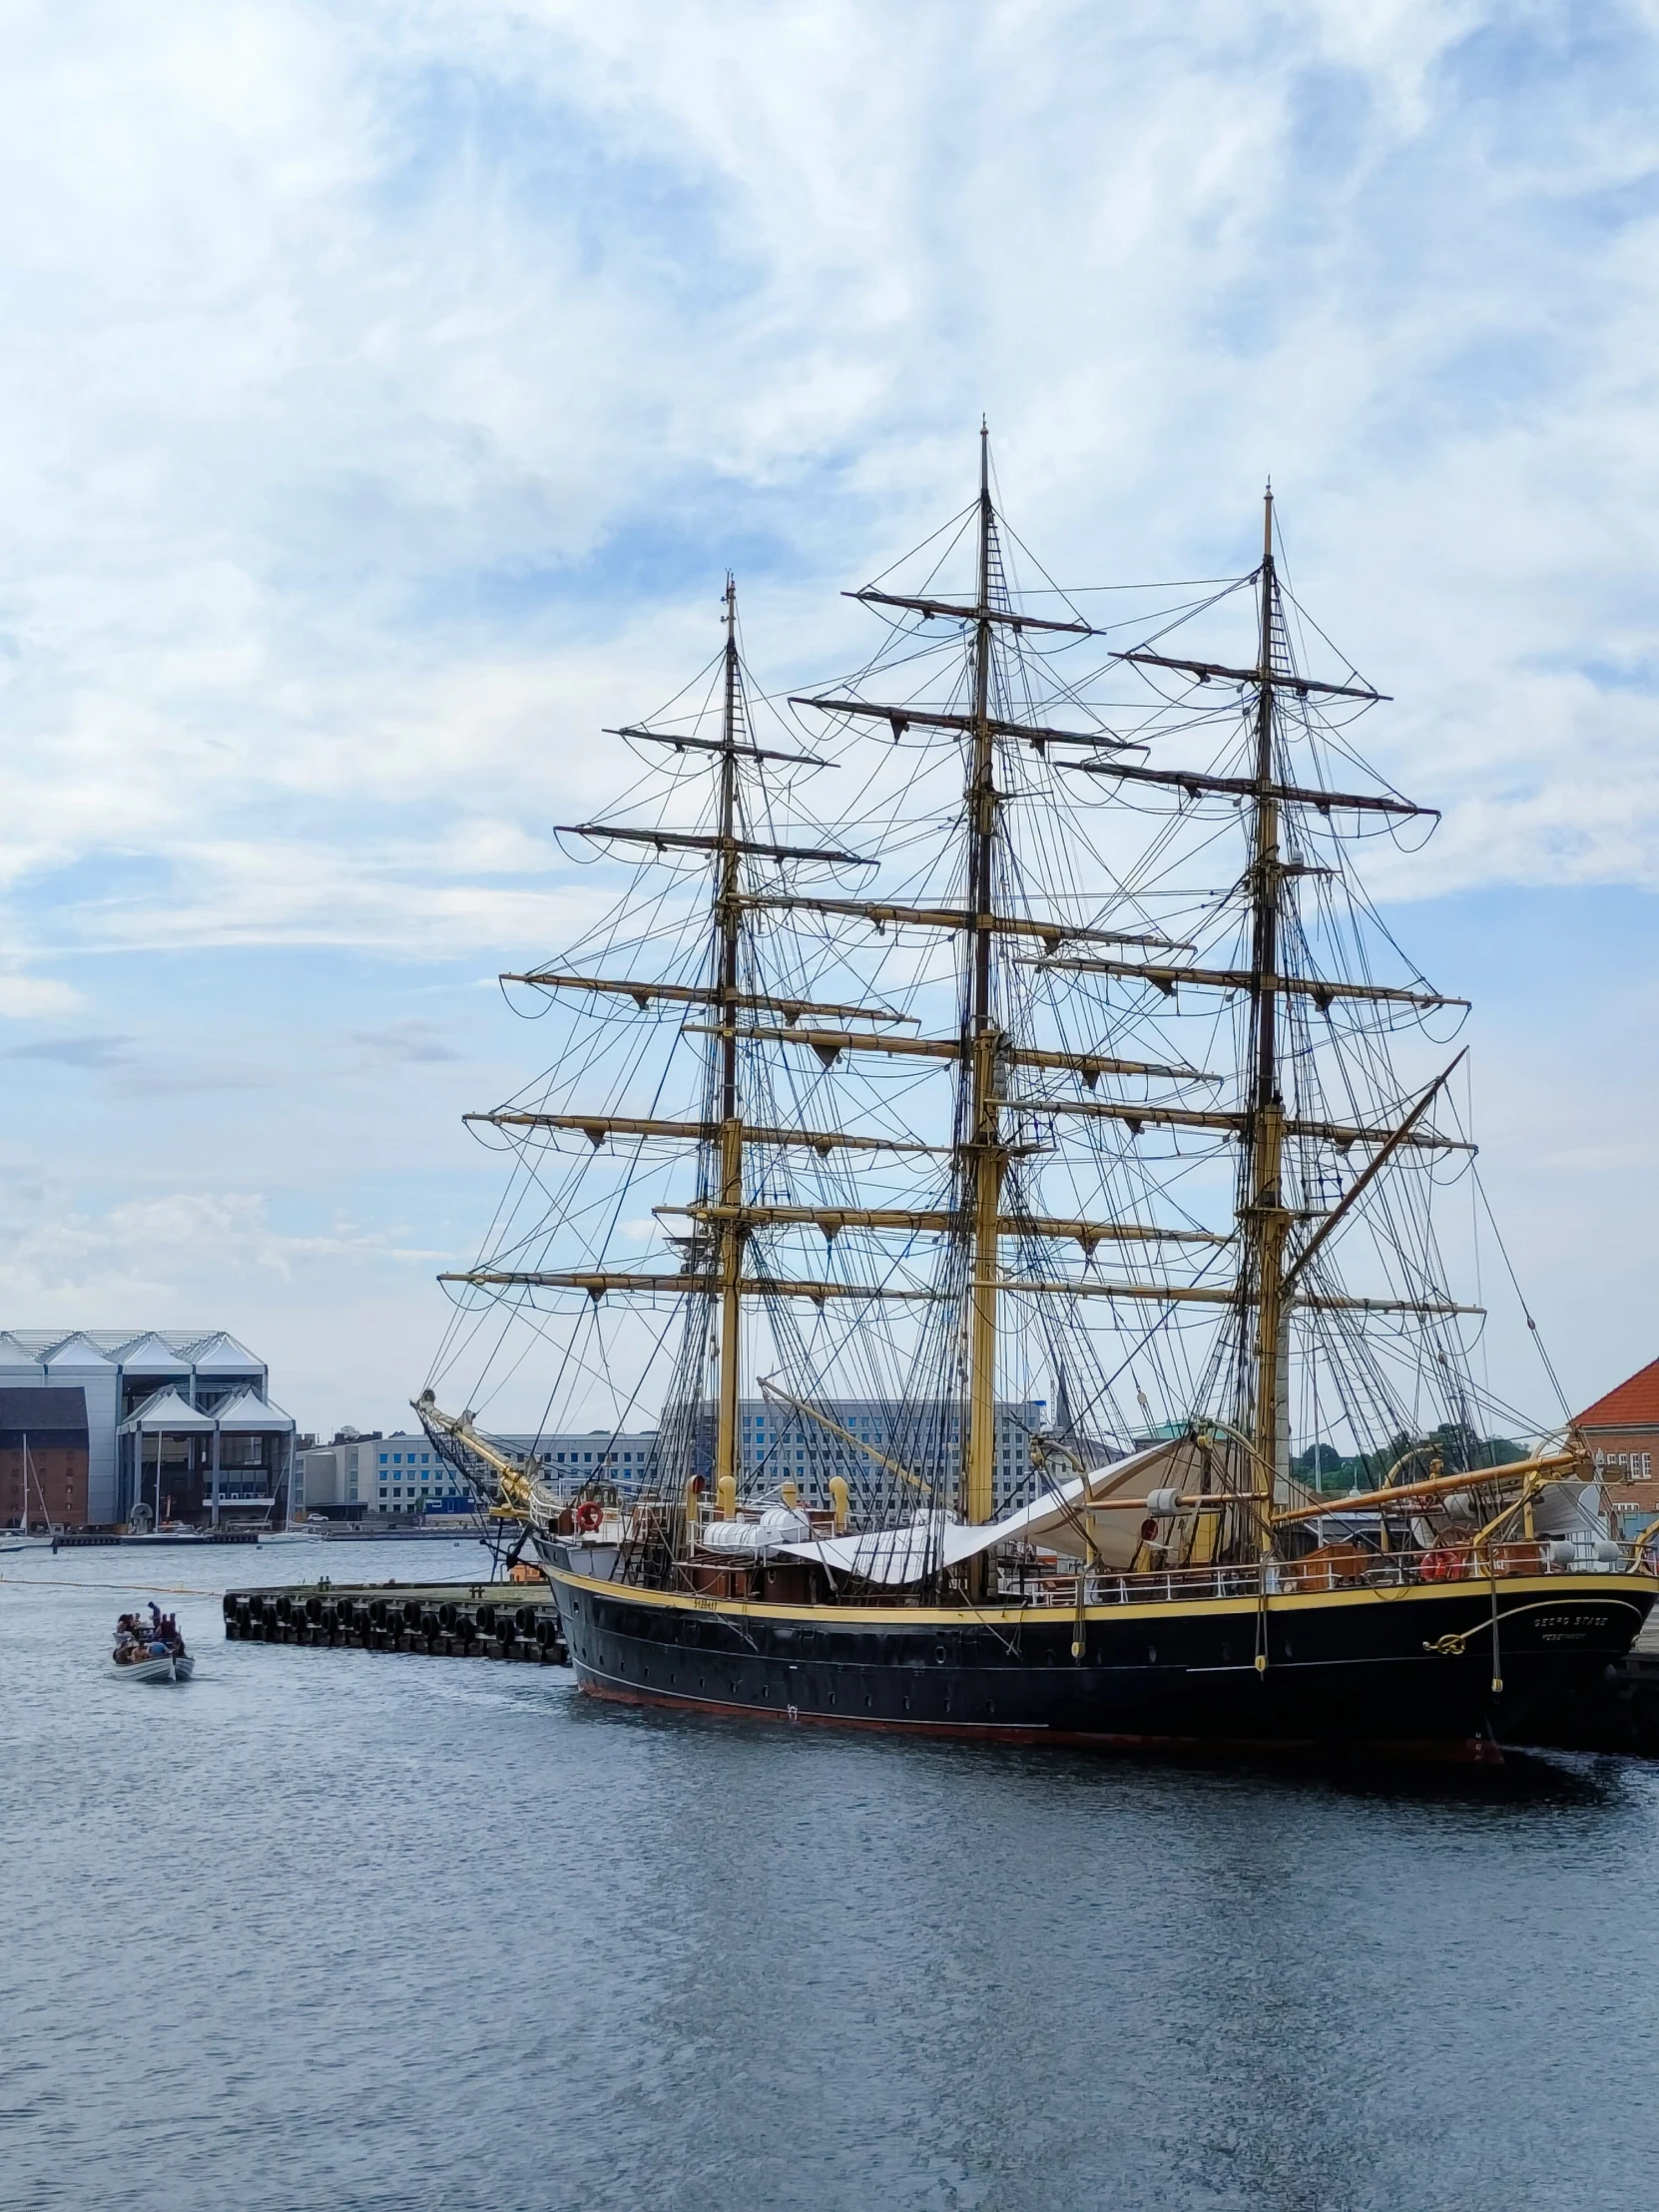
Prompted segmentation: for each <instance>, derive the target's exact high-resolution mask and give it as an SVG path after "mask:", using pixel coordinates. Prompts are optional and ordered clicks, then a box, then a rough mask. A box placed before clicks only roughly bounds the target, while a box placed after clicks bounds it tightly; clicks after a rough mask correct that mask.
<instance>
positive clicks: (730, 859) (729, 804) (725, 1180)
mask: <svg viewBox="0 0 1659 2212" xmlns="http://www.w3.org/2000/svg"><path fill="white" fill-rule="evenodd" d="M737 718H738V587H737V583H736V581H735V579H734V578H733V577H732V576H731V575H728V576H727V579H726V667H725V692H724V699H723V704H722V713H721V752H720V828H719V838H720V847H719V851H720V857H719V863H718V873H717V879H716V891H715V940H716V961H717V971H718V975H719V982H718V985H717V989H718V994H719V995H718V998H717V1001H716V1004H717V1008H718V1011H717V1013H716V1017H715V1021H716V1027H717V1029H718V1031H719V1035H718V1038H717V1040H716V1041H717V1044H718V1047H719V1054H720V1105H719V1115H720V1208H721V1211H720V1216H719V1219H718V1226H717V1237H718V1261H717V1268H716V1274H717V1278H718V1282H719V1286H720V1290H719V1295H720V1364H719V1369H718V1373H717V1379H716V1380H717V1387H718V1390H719V1397H718V1399H717V1404H716V1413H715V1481H716V1495H717V1497H719V1498H720V1499H722V1500H723V1501H724V1500H725V1499H726V1498H727V1497H730V1496H732V1495H734V1494H735V1485H736V1481H737V1473H738V1384H739V1368H740V1359H739V1355H740V1350H741V1345H742V1329H741V1324H742V1317H743V1289H742V1286H743V1259H744V1245H745V1242H746V1237H747V1225H746V1223H745V1221H744V1219H743V1122H742V1119H741V1117H740V1115H739V1112H738V946H739V941H740V939H741V936H742V930H743V902H742V898H741V895H740V893H741V884H740V880H739V873H738V858H739V854H738V834H737V806H738V755H737ZM728 1478H730V1479H731V1481H732V1483H733V1485H734V1487H733V1489H730V1490H729V1489H728V1488H727V1487H726V1483H727V1480H728Z"/></svg>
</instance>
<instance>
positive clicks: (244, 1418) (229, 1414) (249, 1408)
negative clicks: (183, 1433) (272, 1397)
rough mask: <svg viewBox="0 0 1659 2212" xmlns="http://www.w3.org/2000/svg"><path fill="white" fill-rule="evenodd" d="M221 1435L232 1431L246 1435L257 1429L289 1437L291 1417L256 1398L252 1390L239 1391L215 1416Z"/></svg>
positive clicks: (276, 1407) (264, 1399)
mask: <svg viewBox="0 0 1659 2212" xmlns="http://www.w3.org/2000/svg"><path fill="white" fill-rule="evenodd" d="M216 1420H217V1425H218V1427H219V1430H220V1432H221V1434H224V1433H226V1432H227V1431H229V1430H232V1429H234V1430H235V1431H236V1432H237V1434H238V1435H247V1434H248V1433H249V1432H250V1431H251V1430H254V1429H258V1430H261V1431H262V1432H264V1433H266V1434H270V1433H272V1432H273V1431H276V1432H277V1433H278V1434H280V1435H284V1436H286V1435H290V1434H291V1433H292V1431H293V1415H292V1414H291V1413H284V1412H283V1410H282V1408H281V1407H280V1406H279V1405H273V1404H272V1403H271V1402H270V1401H269V1399H266V1398H263V1397H256V1396H255V1395H254V1393H253V1391H252V1390H239V1391H238V1393H237V1395H236V1396H235V1397H233V1398H232V1399H231V1400H230V1401H229V1403H228V1404H225V1405H222V1406H221V1407H220V1408H219V1412H218V1414H217V1415H216Z"/></svg>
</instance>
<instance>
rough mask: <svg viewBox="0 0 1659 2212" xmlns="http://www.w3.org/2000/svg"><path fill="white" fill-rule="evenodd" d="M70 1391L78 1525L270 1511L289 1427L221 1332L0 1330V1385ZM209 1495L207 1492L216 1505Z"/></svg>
mask: <svg viewBox="0 0 1659 2212" xmlns="http://www.w3.org/2000/svg"><path fill="white" fill-rule="evenodd" d="M42 1387H44V1388H47V1389H76V1390H79V1391H81V1392H82V1394H83V1396H84V1398H85V1401H86V1411H87V1516H86V1517H87V1522H88V1524H89V1525H90V1526H92V1527H113V1526H115V1525H117V1524H118V1523H120V1522H123V1521H125V1520H127V1519H128V1517H129V1515H130V1514H132V1513H133V1511H134V1510H135V1508H137V1507H139V1506H141V1505H142V1506H143V1507H144V1508H145V1511H146V1515H147V1516H150V1517H153V1516H154V1515H155V1514H156V1513H157V1512H158V1510H159V1512H160V1515H161V1518H163V1519H166V1520H196V1519H202V1520H207V1519H217V1518H220V1517H222V1515H223V1516H224V1517H233V1518H244V1519H247V1518H256V1519H262V1520H263V1519H269V1518H280V1517H281V1515H282V1512H283V1510H284V1508H285V1505H286V1492H287V1481H288V1473H289V1466H290V1462H291V1459H292V1454H293V1434H294V1424H293V1421H292V1419H291V1418H290V1417H289V1415H288V1414H286V1413H285V1412H283V1411H282V1409H281V1407H280V1406H278V1405H273V1404H272V1402H271V1395H270V1375H269V1371H268V1370H267V1367H266V1364H265V1362H264V1361H263V1360H261V1359H260V1358H258V1357H257V1355H255V1354H254V1353H252V1352H250V1351H249V1349H248V1347H247V1346H246V1345H244V1344H241V1343H239V1342H238V1340H237V1339H236V1338H235V1337H233V1336H230V1335H229V1334H228V1333H227V1332H226V1331H224V1330H209V1329H198V1330H144V1329H125V1330H109V1329H78V1330H63V1329H55V1330H44V1329H40V1330H36V1329H7V1330H0V1388H14V1389H16V1388H23V1389H31V1388H32V1389H39V1388H42ZM216 1500H217V1501H218V1502H217V1503H216Z"/></svg>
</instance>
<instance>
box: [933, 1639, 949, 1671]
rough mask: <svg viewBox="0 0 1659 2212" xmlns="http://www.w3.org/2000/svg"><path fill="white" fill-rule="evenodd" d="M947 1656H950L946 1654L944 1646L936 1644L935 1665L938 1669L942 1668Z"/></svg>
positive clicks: (934, 1648)
mask: <svg viewBox="0 0 1659 2212" xmlns="http://www.w3.org/2000/svg"><path fill="white" fill-rule="evenodd" d="M947 1656H948V1654H947V1653H946V1651H945V1648H944V1646H943V1644H935V1645H934V1646H933V1664H934V1665H935V1666H936V1667H942V1666H943V1665H944V1663H945V1659H946V1658H947Z"/></svg>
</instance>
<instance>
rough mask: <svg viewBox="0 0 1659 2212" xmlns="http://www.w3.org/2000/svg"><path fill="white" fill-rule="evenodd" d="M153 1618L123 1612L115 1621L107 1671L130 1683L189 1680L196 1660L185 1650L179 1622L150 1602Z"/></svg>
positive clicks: (194, 1669)
mask: <svg viewBox="0 0 1659 2212" xmlns="http://www.w3.org/2000/svg"><path fill="white" fill-rule="evenodd" d="M150 1612H151V1615H152V1618H151V1619H150V1620H149V1621H146V1620H145V1619H144V1618H143V1616H142V1615H141V1614H138V1613H123V1614H122V1616H121V1618H120V1620H118V1621H117V1622H116V1624H115V1649H114V1650H113V1651H112V1652H111V1653H110V1671H111V1672H112V1673H113V1674H119V1675H121V1676H123V1677H124V1678H125V1679H126V1680H127V1681H129V1682H188V1681H189V1680H190V1678H191V1676H192V1675H193V1674H194V1673H195V1672H196V1661H195V1660H194V1659H193V1658H192V1657H191V1655H190V1653H189V1652H188V1651H187V1650H186V1649H185V1639H184V1637H183V1636H182V1635H181V1634H180V1633H179V1623H178V1622H177V1621H176V1620H175V1619H174V1617H173V1615H172V1614H171V1613H164V1612H163V1611H162V1609H161V1607H160V1606H159V1605H156V1604H154V1603H152V1605H151V1607H150Z"/></svg>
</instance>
